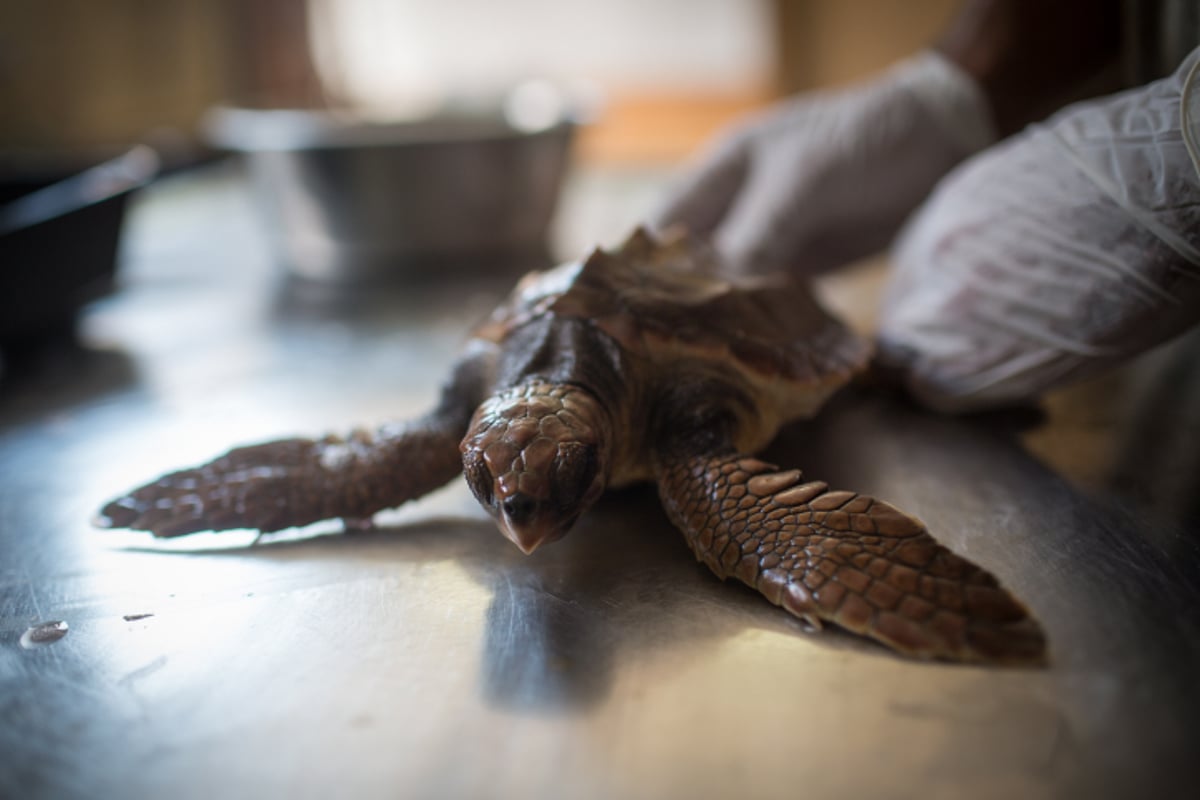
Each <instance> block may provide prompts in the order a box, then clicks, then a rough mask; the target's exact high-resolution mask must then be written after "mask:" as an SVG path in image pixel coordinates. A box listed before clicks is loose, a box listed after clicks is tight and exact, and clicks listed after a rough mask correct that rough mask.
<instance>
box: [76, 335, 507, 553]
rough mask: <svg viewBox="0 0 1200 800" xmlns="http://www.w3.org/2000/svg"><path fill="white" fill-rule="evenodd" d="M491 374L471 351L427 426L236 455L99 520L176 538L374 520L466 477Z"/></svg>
mask: <svg viewBox="0 0 1200 800" xmlns="http://www.w3.org/2000/svg"><path fill="white" fill-rule="evenodd" d="M490 366H491V351H490V348H487V347H484V348H481V349H470V348H469V349H468V351H467V352H466V353H465V354H464V356H463V358H462V359H461V360H460V361H459V362H458V364H456V365H455V368H454V371H453V372H452V373H451V377H450V380H449V381H448V382H447V384H446V386H445V387H444V388H443V389H442V397H441V401H440V402H439V404H438V406H437V408H435V409H434V410H433V411H431V412H429V413H428V414H426V415H425V416H423V417H421V418H420V419H416V420H413V421H412V422H408V423H404V424H395V425H385V426H383V427H381V428H380V429H379V430H377V431H374V432H371V431H364V430H357V431H355V432H354V433H352V434H351V435H350V436H348V437H345V438H343V437H340V436H326V437H324V438H322V439H281V440H279V441H274V442H266V443H264V444H256V445H250V446H249V447H239V448H237V449H234V450H230V451H229V452H228V453H226V454H225V455H223V456H220V457H218V458H216V459H214V460H212V461H210V462H208V463H207V464H202V465H201V466H199V467H194V468H192V469H185V470H180V471H178V472H173V473H171V474H169V475H164V476H163V477H161V478H159V479H158V480H156V481H154V482H152V483H148V484H146V485H145V486H142V487H139V488H137V489H134V490H133V491H132V492H129V493H128V494H126V495H124V496H122V497H118V498H117V499H116V500H113V501H112V502H110V503H108V504H107V505H105V506H104V508H103V509H101V511H100V514H99V516H98V517H97V518H96V520H95V522H96V524H97V525H98V526H100V527H103V528H133V529H136V530H144V531H150V532H151V533H153V534H154V535H155V536H158V537H170V536H184V535H186V534H189V533H195V532H196V531H223V530H233V529H239V528H248V529H254V530H259V531H264V532H270V531H278V530H283V529H284V528H291V527H298V526H301V525H308V524H310V523H313V522H319V521H321V520H326V519H337V518H339V517H340V518H342V519H345V520H351V521H354V522H358V521H361V520H369V519H370V518H371V516H372V515H373V514H374V513H375V512H377V511H381V510H383V509H385V508H393V507H395V506H398V505H400V504H401V503H404V502H406V501H408V500H412V499H414V498H417V497H420V496H421V495H423V494H427V493H428V492H431V491H433V490H434V489H436V488H438V487H439V486H441V485H443V484H445V483H447V482H449V481H450V480H452V479H453V478H454V476H456V475H458V474H459V473H460V472H462V460H461V458H460V456H459V453H458V442H459V439H460V438H461V437H462V435H463V432H464V431H465V430H466V427H467V422H468V420H470V417H471V412H472V411H474V409H475V406H476V404H478V403H479V401H480V400H481V399H482V396H483V387H484V386H485V385H486V383H487V381H488V373H489V370H490Z"/></svg>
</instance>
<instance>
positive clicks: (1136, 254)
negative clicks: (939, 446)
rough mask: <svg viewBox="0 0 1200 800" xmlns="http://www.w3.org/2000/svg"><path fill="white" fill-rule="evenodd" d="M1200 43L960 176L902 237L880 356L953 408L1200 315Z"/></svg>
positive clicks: (1050, 378) (995, 400)
mask: <svg viewBox="0 0 1200 800" xmlns="http://www.w3.org/2000/svg"><path fill="white" fill-rule="evenodd" d="M1198 64H1200V49H1198V50H1196V51H1194V52H1193V53H1192V54H1191V55H1190V56H1189V57H1188V58H1187V59H1186V60H1185V61H1184V63H1183V65H1182V66H1181V67H1180V68H1179V70H1178V71H1177V72H1176V73H1175V74H1174V75H1172V76H1170V77H1168V78H1165V79H1163V80H1161V81H1158V82H1155V83H1152V84H1149V85H1147V86H1145V87H1142V88H1140V89H1136V90H1133V91H1129V92H1125V93H1122V94H1118V95H1114V96H1112V97H1110V98H1106V99H1103V100H1099V101H1089V102H1085V103H1079V104H1077V105H1075V106H1072V107H1069V108H1067V109H1065V110H1063V111H1062V112H1059V113H1058V114H1057V115H1055V116H1054V117H1052V118H1050V119H1049V120H1048V121H1047V122H1046V123H1045V124H1043V125H1038V126H1034V127H1030V128H1028V129H1026V131H1025V132H1024V133H1022V134H1020V135H1018V136H1015V137H1013V138H1011V139H1009V140H1006V141H1005V142H1003V143H1002V144H1000V145H998V146H996V147H994V148H993V149H991V150H989V151H987V152H985V153H983V154H981V155H979V156H977V157H976V158H974V159H972V160H971V161H969V162H967V163H966V164H964V165H963V166H961V167H960V168H958V169H957V170H956V171H954V172H953V173H952V174H951V175H950V176H949V177H948V178H947V179H946V180H945V181H944V182H943V183H942V184H941V185H940V186H939V187H938V188H937V190H936V192H935V193H934V195H933V197H932V198H931V199H930V200H929V202H928V203H926V204H925V206H924V207H923V208H922V209H921V211H920V212H919V214H918V215H917V216H916V217H915V218H914V219H913V221H912V222H911V223H910V225H909V226H908V227H907V229H906V231H905V232H904V234H903V235H902V236H901V240H900V242H899V244H898V245H897V249H896V251H895V257H894V262H895V264H894V273H893V278H892V283H891V285H890V287H889V291H888V292H887V294H886V296H885V299H884V308H883V314H882V318H881V325H880V333H879V345H880V348H879V350H880V359H881V361H882V362H884V363H885V364H889V365H891V366H893V367H897V368H899V369H900V371H901V372H902V373H903V374H904V375H905V376H906V380H907V382H908V385H909V388H910V389H911V390H912V391H913V392H914V393H915V394H916V395H917V396H918V397H919V398H921V399H923V400H924V401H925V402H926V403H927V404H929V405H931V406H933V407H935V408H939V409H941V410H949V411H955V410H968V409H972V408H979V407H983V406H989V405H999V404H1006V403H1012V402H1018V401H1024V400H1027V399H1029V398H1031V397H1033V396H1036V395H1037V394H1039V393H1040V392H1042V391H1043V390H1045V389H1047V388H1050V387H1052V386H1055V385H1058V384H1060V383H1063V382H1065V381H1068V380H1070V379H1074V378H1078V377H1080V376H1084V375H1087V374H1090V373H1093V372H1095V371H1097V370H1099V369H1101V368H1103V367H1105V366H1108V365H1110V364H1113V363H1114V362H1117V361H1120V360H1122V359H1125V358H1128V357H1130V356H1132V355H1134V354H1136V353H1139V352H1141V351H1143V350H1145V349H1147V348H1149V347H1151V346H1153V345H1155V344H1157V343H1159V342H1162V341H1163V340H1165V339H1167V338H1169V337H1172V336H1174V335H1176V334H1178V333H1180V332H1182V331H1183V330H1184V329H1186V328H1188V327H1189V326H1191V325H1193V324H1195V323H1196V322H1197V321H1200V171H1198V170H1200V158H1198V156H1200V154H1198V153H1197V151H1196V149H1195V148H1194V147H1192V146H1190V145H1194V143H1195V142H1196V141H1197V134H1200V124H1198V123H1200V114H1197V111H1200V92H1198V90H1197V87H1196V84H1197V83H1200V70H1198V69H1197V65H1198Z"/></svg>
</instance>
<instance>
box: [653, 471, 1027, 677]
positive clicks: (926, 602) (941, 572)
mask: <svg viewBox="0 0 1200 800" xmlns="http://www.w3.org/2000/svg"><path fill="white" fill-rule="evenodd" d="M658 471H659V474H658V486H659V494H660V495H661V497H662V500H663V506H664V507H665V508H666V510H667V513H668V515H669V516H670V518H671V521H672V522H674V523H675V525H676V526H678V527H679V528H680V529H681V530H682V531H683V532H684V535H685V536H686V537H687V540H688V544H689V545H691V547H692V550H693V552H695V554H696V557H697V558H698V559H699V560H701V561H703V562H704V563H706V564H707V565H708V566H709V567H710V568H711V569H712V571H713V572H715V573H716V574H717V575H718V576H720V577H721V578H725V577H735V578H737V579H738V580H740V581H742V582H743V583H746V584H747V585H749V586H751V587H753V588H755V589H757V590H759V591H760V592H762V593H763V595H765V596H766V597H767V599H768V600H770V601H771V602H772V603H774V604H776V605H779V606H783V608H784V609H786V610H787V611H789V612H791V613H792V614H795V615H796V616H798V617H801V618H802V619H805V620H807V621H808V622H810V623H811V624H813V625H814V626H818V627H819V626H820V622H821V620H828V621H830V622H833V623H836V624H837V625H840V626H841V627H843V628H846V629H847V630H850V631H853V632H854V633H858V634H862V635H864V636H869V637H871V638H872V639H875V640H877V641H879V642H882V643H884V644H886V645H888V646H889V647H891V648H893V649H895V650H897V651H899V652H901V653H904V654H906V655H910V656H917V657H920V658H939V659H947V660H952V661H986V662H1003V663H1021V664H1029V663H1040V662H1041V661H1042V660H1044V658H1045V646H1046V642H1045V638H1044V636H1043V634H1042V631H1041V629H1040V628H1039V627H1038V625H1037V623H1036V622H1034V620H1033V619H1032V618H1031V617H1030V616H1029V614H1028V612H1027V611H1026V610H1025V608H1024V607H1023V606H1022V605H1021V604H1020V603H1019V602H1018V601H1017V600H1016V599H1015V598H1013V596H1012V595H1011V594H1009V593H1008V592H1007V591H1006V590H1005V589H1004V588H1003V587H1001V586H1000V585H999V582H998V581H997V580H996V578H995V577H994V576H992V575H991V573H989V572H987V571H986V570H984V569H982V568H981V567H979V566H976V565H975V564H972V563H971V562H970V561H967V560H966V559H965V558H962V557H961V556H958V555H955V554H954V553H952V552H950V551H949V550H947V549H946V548H945V547H942V546H941V545H939V544H938V543H937V542H936V541H934V539H933V537H931V536H930V535H929V533H928V532H927V531H926V530H925V526H924V525H923V524H922V523H921V521H920V520H918V519H916V518H914V517H911V516H909V515H908V514H905V513H904V512H902V511H900V510H898V509H896V508H895V507H893V506H891V505H889V504H888V503H885V502H883V501H881V500H876V499H875V498H873V497H868V496H866V495H860V494H855V493H853V492H839V491H830V490H829V487H828V486H826V485H825V484H824V483H821V482H818V481H814V482H809V483H802V482H801V480H800V472H799V471H798V470H790V471H780V470H778V469H776V468H775V467H773V466H771V465H770V464H766V463H764V462H762V461H759V460H758V459H755V458H749V457H745V456H741V455H738V454H736V453H734V452H729V451H726V452H723V453H707V454H705V453H702V454H697V455H691V456H683V457H676V458H673V459H671V458H668V459H665V460H664V462H663V463H661V464H660V465H659V467H658Z"/></svg>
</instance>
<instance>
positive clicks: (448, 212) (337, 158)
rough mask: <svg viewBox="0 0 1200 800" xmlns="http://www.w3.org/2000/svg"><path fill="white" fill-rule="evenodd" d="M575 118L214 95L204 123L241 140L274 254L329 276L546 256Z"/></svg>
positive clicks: (517, 265) (500, 265) (432, 272)
mask: <svg viewBox="0 0 1200 800" xmlns="http://www.w3.org/2000/svg"><path fill="white" fill-rule="evenodd" d="M573 128H574V126H573V124H572V122H571V121H570V120H568V119H566V118H562V117H560V118H557V119H555V120H552V121H548V122H547V124H543V125H540V126H538V127H537V128H536V129H532V130H524V129H521V128H518V127H516V126H515V125H513V124H511V123H510V122H509V121H508V120H507V119H506V118H505V116H504V115H503V114H502V113H500V112H499V111H497V112H495V113H491V112H476V113H469V114H468V113H456V114H443V115H439V116H435V117H429V118H426V119H422V120H418V121H412V122H399V123H388V124H378V123H364V122H357V121H345V120H340V119H338V118H337V117H335V116H332V115H328V114H321V113H317V112H303V111H251V110H244V109H222V110H219V111H217V112H215V113H214V114H213V115H211V116H210V118H209V121H208V124H207V129H208V132H209V136H210V138H211V139H212V140H213V142H214V143H215V144H217V145H218V146H220V147H224V148H227V149H231V150H234V151H239V152H241V153H243V154H244V157H245V159H246V162H247V165H248V169H249V174H250V179H251V183H252V186H253V189H254V191H255V194H256V195H257V203H258V205H259V208H260V210H261V212H262V218H263V222H264V224H265V225H266V228H267V231H268V233H269V235H270V237H271V239H272V242H273V244H274V248H275V252H276V253H277V255H278V257H279V259H280V260H281V261H282V262H283V263H284V264H286V265H287V266H288V267H289V268H290V269H291V270H292V271H293V272H294V273H295V274H296V275H299V276H303V277H305V278H312V279H318V280H323V281H338V282H370V281H377V280H380V279H386V278H402V279H406V280H407V279H420V278H431V277H432V278H437V277H445V276H447V275H454V274H456V273H462V272H464V271H480V270H492V271H495V270H497V269H500V270H506V271H508V270H512V271H515V270H518V269H525V268H528V267H530V266H542V265H544V264H545V263H546V262H547V248H546V234H547V229H548V227H549V225H550V221H551V218H552V217H553V214H554V209H555V205H556V203H557V199H558V195H559V190H560V187H561V184H562V180H563V175H564V173H565V171H566V166H567V159H568V151H569V149H570V143H571V139H572V132H573Z"/></svg>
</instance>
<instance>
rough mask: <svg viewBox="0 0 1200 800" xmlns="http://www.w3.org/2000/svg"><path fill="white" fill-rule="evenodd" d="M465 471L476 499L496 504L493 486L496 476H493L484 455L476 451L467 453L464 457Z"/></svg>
mask: <svg viewBox="0 0 1200 800" xmlns="http://www.w3.org/2000/svg"><path fill="white" fill-rule="evenodd" d="M463 473H464V475H465V476H466V478H467V485H468V486H470V487H471V493H472V494H474V495H475V499H476V500H478V501H479V502H480V504H482V505H485V506H494V505H495V504H496V498H495V495H494V494H493V491H492V487H493V484H494V482H495V478H493V477H492V471H491V470H489V469H488V468H487V464H486V463H485V462H484V460H483V457H482V456H480V455H479V454H478V453H475V452H470V453H467V454H466V455H465V456H464V457H463Z"/></svg>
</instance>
